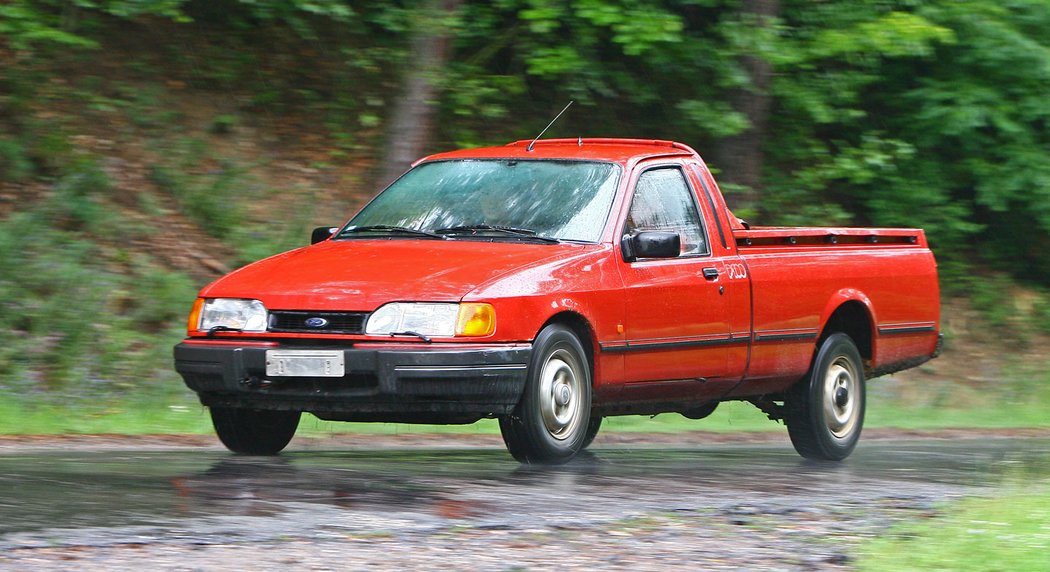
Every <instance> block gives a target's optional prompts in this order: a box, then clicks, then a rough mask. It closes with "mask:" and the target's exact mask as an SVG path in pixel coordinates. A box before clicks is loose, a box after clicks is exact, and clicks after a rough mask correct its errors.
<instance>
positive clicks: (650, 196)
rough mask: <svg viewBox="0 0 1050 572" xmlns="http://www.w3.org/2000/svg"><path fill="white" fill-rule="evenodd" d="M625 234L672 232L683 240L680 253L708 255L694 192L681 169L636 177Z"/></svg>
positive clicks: (660, 170)
mask: <svg viewBox="0 0 1050 572" xmlns="http://www.w3.org/2000/svg"><path fill="white" fill-rule="evenodd" d="M626 230H627V233H628V234H635V233H639V232H645V231H660V232H675V233H678V236H679V237H680V238H681V240H682V254H683V255H690V254H707V253H708V252H710V251H709V250H708V245H707V238H706V236H707V235H706V234H705V233H704V227H703V225H702V224H701V222H700V213H699V212H698V211H697V208H696V202H695V201H694V200H693V192H692V191H691V190H690V189H689V183H687V182H686V180H685V176H684V175H683V174H682V171H681V169H678V168H676V167H670V168H661V169H651V170H649V171H646V172H644V173H642V175H641V176H640V177H638V184H637V185H636V186H635V189H634V199H633V201H632V202H631V210H630V212H629V213H628V214H627V229H626Z"/></svg>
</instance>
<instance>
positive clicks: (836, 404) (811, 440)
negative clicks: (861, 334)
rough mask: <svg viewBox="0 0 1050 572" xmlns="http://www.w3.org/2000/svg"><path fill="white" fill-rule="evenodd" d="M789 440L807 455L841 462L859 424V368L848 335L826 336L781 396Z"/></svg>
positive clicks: (861, 371) (862, 401) (861, 421)
mask: <svg viewBox="0 0 1050 572" xmlns="http://www.w3.org/2000/svg"><path fill="white" fill-rule="evenodd" d="M784 405H785V422H786V423H787V428H788V435H790V436H791V444H792V445H794V446H795V450H796V451H798V454H799V455H802V456H803V457H806V458H807V459H817V460H823V461H841V460H842V459H845V458H846V457H848V456H849V454H850V453H852V452H853V448H854V447H856V445H857V441H858V440H859V439H860V431H861V427H862V426H863V425H864V406H865V396H864V368H863V365H862V363H861V358H860V352H858V351H857V346H856V344H854V343H853V339H852V338H850V337H849V336H847V335H846V334H842V333H835V334H832V335H831V336H828V338H827V339H826V340H824V343H822V344H821V345H820V349H819V350H818V351H817V357H816V359H814V360H813V367H812V368H811V369H810V373H809V375H808V376H807V377H806V378H805V379H803V380H802V381H800V382H799V383H797V384H795V386H794V387H792V388H791V389H790V390H789V391H788V394H787V396H786V399H785V404H784Z"/></svg>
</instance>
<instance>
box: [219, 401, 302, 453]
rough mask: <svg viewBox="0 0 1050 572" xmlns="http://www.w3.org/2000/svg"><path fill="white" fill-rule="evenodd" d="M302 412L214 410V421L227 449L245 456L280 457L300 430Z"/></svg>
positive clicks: (239, 409) (221, 408)
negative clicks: (298, 429) (281, 452)
mask: <svg viewBox="0 0 1050 572" xmlns="http://www.w3.org/2000/svg"><path fill="white" fill-rule="evenodd" d="M301 415H302V414H301V413H300V412H299V411H271V410H260V409H241V408H236V407H212V408H211V422H212V425H214V426H215V433H216V434H218V436H219V440H220V441H222V444H223V445H226V448H227V449H229V450H231V451H233V452H234V453H240V454H242V455H276V454H277V453H279V452H280V451H281V449H284V448H285V446H287V445H288V442H289V441H291V440H292V436H294V435H295V430H296V428H298V427H299V417H300V416H301Z"/></svg>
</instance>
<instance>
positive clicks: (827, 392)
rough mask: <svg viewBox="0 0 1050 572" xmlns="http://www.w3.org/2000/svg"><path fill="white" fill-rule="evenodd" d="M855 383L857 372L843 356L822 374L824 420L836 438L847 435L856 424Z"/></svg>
mask: <svg viewBox="0 0 1050 572" xmlns="http://www.w3.org/2000/svg"><path fill="white" fill-rule="evenodd" d="M857 383H858V381H857V372H855V371H854V369H853V365H852V364H851V363H850V361H849V360H848V359H846V358H845V357H840V358H838V359H836V360H835V361H833V362H832V363H831V364H830V366H829V367H828V369H827V372H826V374H825V376H824V422H825V423H826V424H827V427H828V430H829V431H831V434H832V435H834V436H835V437H836V438H838V439H845V438H847V437H849V435H850V434H851V433H852V432H853V430H854V428H855V427H856V425H857V419H858V418H859V416H860V406H861V404H860V399H858V397H857V394H856V391H855V390H856V389H857Z"/></svg>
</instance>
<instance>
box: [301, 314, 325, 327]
mask: <svg viewBox="0 0 1050 572" xmlns="http://www.w3.org/2000/svg"><path fill="white" fill-rule="evenodd" d="M303 323H304V324H306V327H307V328H323V327H325V326H327V325H328V320H326V319H324V318H320V317H316V316H315V317H313V318H307V319H306V321H305V322H303Z"/></svg>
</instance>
